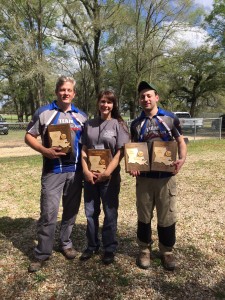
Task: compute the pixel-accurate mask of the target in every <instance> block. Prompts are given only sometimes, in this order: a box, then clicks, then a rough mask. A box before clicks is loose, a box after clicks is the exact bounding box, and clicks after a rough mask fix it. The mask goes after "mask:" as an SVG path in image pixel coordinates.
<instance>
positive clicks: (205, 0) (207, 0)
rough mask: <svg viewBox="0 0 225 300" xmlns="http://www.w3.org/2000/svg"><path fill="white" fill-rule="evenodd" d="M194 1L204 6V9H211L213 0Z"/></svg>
mask: <svg viewBox="0 0 225 300" xmlns="http://www.w3.org/2000/svg"><path fill="white" fill-rule="evenodd" d="M195 3H196V4H200V5H202V6H204V8H205V9H206V10H211V9H212V6H213V0H195Z"/></svg>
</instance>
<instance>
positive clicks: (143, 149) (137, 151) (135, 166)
mask: <svg viewBox="0 0 225 300" xmlns="http://www.w3.org/2000/svg"><path fill="white" fill-rule="evenodd" d="M124 149H125V154H124V159H125V170H126V172H130V171H140V172H149V171H150V164H149V152H148V145H147V143H144V142H141V143H127V144H125V147H124Z"/></svg>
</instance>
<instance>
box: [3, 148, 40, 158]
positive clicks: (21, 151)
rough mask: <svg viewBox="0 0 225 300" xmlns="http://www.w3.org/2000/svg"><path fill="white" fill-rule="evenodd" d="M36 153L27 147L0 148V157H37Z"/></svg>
mask: <svg viewBox="0 0 225 300" xmlns="http://www.w3.org/2000/svg"><path fill="white" fill-rule="evenodd" d="M37 154H39V153H38V152H37V151H35V150H33V149H31V148H30V147H28V146H23V147H22V146H21V147H0V157H17V156H28V155H37Z"/></svg>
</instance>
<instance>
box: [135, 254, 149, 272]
mask: <svg viewBox="0 0 225 300" xmlns="http://www.w3.org/2000/svg"><path fill="white" fill-rule="evenodd" d="M136 264H137V266H138V267H140V268H141V269H148V268H149V267H150V252H147V251H140V252H139V254H138V257H137V259H136Z"/></svg>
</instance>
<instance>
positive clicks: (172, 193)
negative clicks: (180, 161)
mask: <svg viewBox="0 0 225 300" xmlns="http://www.w3.org/2000/svg"><path fill="white" fill-rule="evenodd" d="M168 191H169V198H170V199H169V209H170V211H171V212H173V211H174V212H175V211H176V195H177V187H176V181H175V178H173V177H172V178H171V179H170V181H169V182H168Z"/></svg>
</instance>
